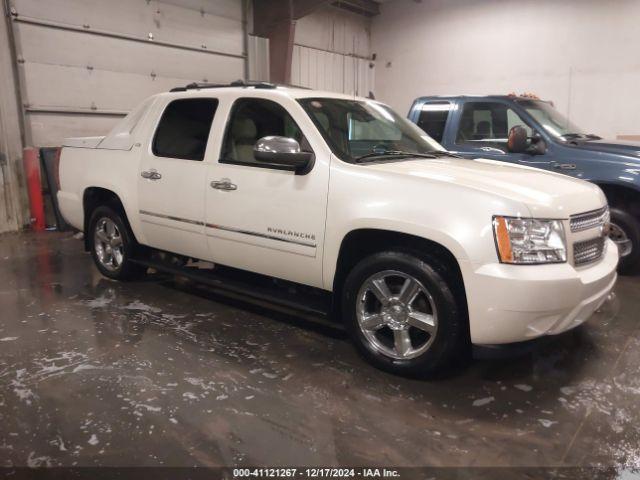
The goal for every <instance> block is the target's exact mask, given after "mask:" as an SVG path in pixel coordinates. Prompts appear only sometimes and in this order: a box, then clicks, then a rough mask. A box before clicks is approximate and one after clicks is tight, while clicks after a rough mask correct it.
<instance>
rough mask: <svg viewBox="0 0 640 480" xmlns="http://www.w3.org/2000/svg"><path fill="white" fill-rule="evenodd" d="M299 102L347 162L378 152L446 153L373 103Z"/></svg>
mask: <svg viewBox="0 0 640 480" xmlns="http://www.w3.org/2000/svg"><path fill="white" fill-rule="evenodd" d="M298 102H299V103H300V104H301V105H302V107H303V108H304V110H305V111H306V112H307V114H308V115H309V117H311V120H312V121H313V123H314V124H315V125H316V127H318V130H319V131H320V133H321V134H322V136H323V137H324V139H325V141H326V142H327V144H328V145H329V147H331V149H332V151H333V152H334V153H335V154H336V155H337V156H338V157H340V158H341V159H342V160H344V161H346V162H351V163H355V162H357V160H358V158H359V157H362V156H364V155H370V154H372V153H376V152H385V151H402V152H407V153H417V154H424V153H429V152H434V151H441V150H444V149H443V148H442V147H441V146H440V145H439V144H438V143H437V142H436V141H434V140H433V139H431V138H430V137H429V136H428V135H425V133H424V132H423V131H422V130H420V129H419V128H418V127H417V126H416V125H414V124H413V123H411V122H410V121H408V120H407V119H405V118H403V117H401V116H400V115H398V114H397V113H395V112H394V111H393V110H391V109H390V108H388V107H386V106H384V105H382V104H380V103H377V102H374V101H360V100H345V99H339V98H304V99H300V100H298Z"/></svg>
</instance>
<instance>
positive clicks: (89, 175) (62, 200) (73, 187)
mask: <svg viewBox="0 0 640 480" xmlns="http://www.w3.org/2000/svg"><path fill="white" fill-rule="evenodd" d="M138 150H139V149H138V148H136V147H134V148H133V149H132V150H129V151H123V150H102V149H94V148H75V147H64V148H63V149H62V153H61V157H60V191H59V192H58V201H59V204H60V210H61V212H62V215H63V216H64V218H65V220H67V222H69V223H70V224H71V225H73V226H74V227H75V228H77V229H78V230H83V229H84V214H85V212H84V207H83V197H84V194H85V192H86V190H87V189H88V188H91V187H99V188H104V189H106V190H110V191H112V192H113V193H115V194H116V195H117V196H118V197H119V198H120V201H121V202H122V204H123V206H124V209H125V213H126V214H127V218H128V220H129V223H130V224H131V228H132V230H133V233H134V235H135V236H136V238H137V239H138V241H139V242H141V243H144V241H145V239H144V238H143V236H142V230H141V228H140V223H139V220H138V215H136V214H135V212H137V211H138V209H137V205H138V186H137V181H138V175H139V173H138V169H139V166H138V163H139V153H138Z"/></svg>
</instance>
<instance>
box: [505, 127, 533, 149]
mask: <svg viewBox="0 0 640 480" xmlns="http://www.w3.org/2000/svg"><path fill="white" fill-rule="evenodd" d="M528 147H529V142H528V138H527V131H526V130H525V129H524V127H522V126H520V125H516V126H515V127H512V128H511V130H509V137H508V139H507V149H508V150H509V152H511V153H524V152H526V151H527V148H528Z"/></svg>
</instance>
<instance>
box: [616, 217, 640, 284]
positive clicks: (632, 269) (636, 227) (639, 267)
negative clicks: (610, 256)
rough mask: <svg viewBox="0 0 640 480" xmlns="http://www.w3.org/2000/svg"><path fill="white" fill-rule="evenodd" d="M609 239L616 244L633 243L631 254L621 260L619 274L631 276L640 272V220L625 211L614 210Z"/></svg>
mask: <svg viewBox="0 0 640 480" xmlns="http://www.w3.org/2000/svg"><path fill="white" fill-rule="evenodd" d="M609 237H610V238H611V240H613V241H614V242H620V241H630V242H631V252H630V253H629V254H628V255H626V256H624V257H622V258H621V259H620V263H619V265H618V272H619V273H620V274H621V275H630V274H633V273H637V272H638V271H640V220H638V218H636V217H635V216H633V215H632V214H630V213H628V212H626V211H624V210H621V209H619V208H612V209H611V225H610V229H609Z"/></svg>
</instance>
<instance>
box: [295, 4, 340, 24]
mask: <svg viewBox="0 0 640 480" xmlns="http://www.w3.org/2000/svg"><path fill="white" fill-rule="evenodd" d="M330 2H331V0H294V2H293V19H294V20H298V19H300V18H302V17H306V16H307V15H309V14H311V13H313V12H314V11H315V10H317V9H318V8H320V7H323V6H325V5H329V3H330Z"/></svg>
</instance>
